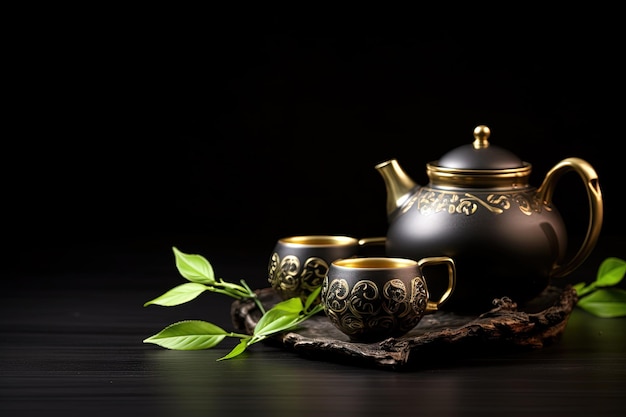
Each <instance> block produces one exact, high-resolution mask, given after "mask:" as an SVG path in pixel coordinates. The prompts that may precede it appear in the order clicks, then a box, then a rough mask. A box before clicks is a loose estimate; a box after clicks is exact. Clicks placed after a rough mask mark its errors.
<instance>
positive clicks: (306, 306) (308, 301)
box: [304, 286, 322, 311]
mask: <svg viewBox="0 0 626 417" xmlns="http://www.w3.org/2000/svg"><path fill="white" fill-rule="evenodd" d="M321 290H322V287H321V286H320V287H317V288H316V289H314V290H313V291H312V292H311V294H309V296H308V297H307V298H306V301H305V303H304V311H309V309H310V308H311V306H312V305H313V304H314V303H315V302H316V301H318V300H317V297H318V296H319V294H320V291H321Z"/></svg>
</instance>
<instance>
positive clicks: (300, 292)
mask: <svg viewBox="0 0 626 417" xmlns="http://www.w3.org/2000/svg"><path fill="white" fill-rule="evenodd" d="M384 243H385V238H384V237H370V238H363V239H357V238H355V237H351V236H341V235H302V236H289V237H283V238H281V239H279V240H278V241H277V242H276V245H275V246H274V251H273V252H272V255H271V257H270V261H269V265H268V282H269V284H270V286H271V287H272V288H273V289H274V291H276V293H277V294H278V295H279V296H280V298H282V299H283V300H287V299H289V298H293V297H300V298H301V299H302V300H303V301H305V300H306V298H307V297H308V296H309V295H310V294H311V293H312V292H313V291H314V290H315V289H317V288H319V287H320V286H321V285H322V280H323V279H324V276H325V275H326V272H327V271H328V267H329V266H330V264H331V262H333V261H335V260H338V259H344V258H350V257H354V256H358V255H359V254H360V253H361V251H362V249H363V248H364V247H365V246H371V245H381V246H384ZM383 251H384V249H383ZM317 302H319V299H318V300H317Z"/></svg>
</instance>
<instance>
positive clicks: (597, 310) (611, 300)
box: [573, 257, 626, 318]
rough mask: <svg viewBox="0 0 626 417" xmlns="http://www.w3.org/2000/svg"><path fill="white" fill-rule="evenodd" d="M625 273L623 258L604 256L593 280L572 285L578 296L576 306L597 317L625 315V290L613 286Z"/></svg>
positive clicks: (625, 267) (625, 262)
mask: <svg viewBox="0 0 626 417" xmlns="http://www.w3.org/2000/svg"><path fill="white" fill-rule="evenodd" d="M625 275H626V261H625V260H623V259H620V258H616V257H609V258H606V259H605V260H604V261H602V263H601V264H600V267H599V268H598V273H597V276H596V280H595V281H593V282H590V283H589V284H587V283H585V282H579V283H578V284H575V285H574V286H573V287H574V289H575V290H576V293H577V294H578V297H579V300H578V303H577V306H578V307H580V308H581V309H583V310H585V311H587V312H589V313H591V314H593V315H595V316H598V317H603V318H612V317H624V316H626V290H623V289H621V288H615V286H616V285H618V284H619V283H620V282H621V281H622V279H623V278H624V276H625Z"/></svg>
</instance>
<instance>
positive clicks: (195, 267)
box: [172, 247, 215, 285]
mask: <svg viewBox="0 0 626 417" xmlns="http://www.w3.org/2000/svg"><path fill="white" fill-rule="evenodd" d="M172 249H173V250H174V258H175V261H176V268H178V272H180V274H181V275H182V276H183V277H184V278H186V279H188V280H189V281H191V282H199V283H201V284H209V285H211V284H214V283H215V273H214V272H213V267H212V266H211V264H210V263H209V261H207V260H206V258H204V257H203V256H201V255H191V254H187V253H183V252H181V251H179V250H178V249H177V248H176V247H173V248H172Z"/></svg>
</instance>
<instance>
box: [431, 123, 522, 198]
mask: <svg viewBox="0 0 626 417" xmlns="http://www.w3.org/2000/svg"><path fill="white" fill-rule="evenodd" d="M490 134H491V131H490V130H489V128H488V127H487V126H484V125H480V126H477V127H476V128H475V129H474V142H472V143H471V144H467V145H462V146H459V147H458V148H455V149H453V150H451V151H449V152H447V153H446V154H444V155H443V156H442V157H441V158H440V159H439V160H438V161H433V162H431V163H429V164H427V165H426V170H427V174H428V177H429V178H430V180H431V184H432V185H435V186H442V187H459V186H467V187H475V188H493V187H497V188H519V187H526V186H528V179H529V176H530V171H531V168H532V166H531V164H529V163H528V162H524V161H522V160H521V159H520V158H518V157H517V156H516V155H515V154H513V153H512V152H510V151H508V150H506V149H504V148H501V147H499V146H496V145H491V144H490V143H489V140H488V139H489V135H490Z"/></svg>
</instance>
